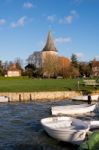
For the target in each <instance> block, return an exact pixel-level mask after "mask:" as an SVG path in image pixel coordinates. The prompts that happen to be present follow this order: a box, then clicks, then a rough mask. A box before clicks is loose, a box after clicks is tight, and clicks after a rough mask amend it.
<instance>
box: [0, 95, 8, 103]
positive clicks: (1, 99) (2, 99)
mask: <svg viewBox="0 0 99 150" xmlns="http://www.w3.org/2000/svg"><path fill="white" fill-rule="evenodd" d="M8 101H9V98H8V97H7V96H0V102H8Z"/></svg>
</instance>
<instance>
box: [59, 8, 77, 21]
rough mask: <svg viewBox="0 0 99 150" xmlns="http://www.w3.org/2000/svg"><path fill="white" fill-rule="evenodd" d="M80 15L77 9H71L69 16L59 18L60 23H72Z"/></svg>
mask: <svg viewBox="0 0 99 150" xmlns="http://www.w3.org/2000/svg"><path fill="white" fill-rule="evenodd" d="M77 17H78V14H77V12H76V11H75V10H71V11H70V14H69V15H68V16H65V17H64V18H63V19H60V20H59V23H60V24H65V23H66V24H72V22H73V21H74V19H75V18H77Z"/></svg>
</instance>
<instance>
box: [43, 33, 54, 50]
mask: <svg viewBox="0 0 99 150" xmlns="http://www.w3.org/2000/svg"><path fill="white" fill-rule="evenodd" d="M42 51H55V52H57V49H56V47H55V45H54V41H53V38H52V35H51V32H49V33H48V37H47V41H46V44H45V47H44V48H43V50H42Z"/></svg>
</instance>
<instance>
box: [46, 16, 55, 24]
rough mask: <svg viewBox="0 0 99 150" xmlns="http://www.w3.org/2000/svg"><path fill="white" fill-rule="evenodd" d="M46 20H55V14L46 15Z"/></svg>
mask: <svg viewBox="0 0 99 150" xmlns="http://www.w3.org/2000/svg"><path fill="white" fill-rule="evenodd" d="M47 20H48V21H50V22H54V21H55V20H56V16H55V15H52V16H48V17H47Z"/></svg>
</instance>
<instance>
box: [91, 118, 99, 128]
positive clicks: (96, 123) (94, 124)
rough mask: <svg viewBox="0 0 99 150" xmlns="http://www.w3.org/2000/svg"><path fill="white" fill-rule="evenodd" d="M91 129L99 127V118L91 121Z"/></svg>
mask: <svg viewBox="0 0 99 150" xmlns="http://www.w3.org/2000/svg"><path fill="white" fill-rule="evenodd" d="M89 124H90V129H97V128H99V120H91V121H89Z"/></svg>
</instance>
